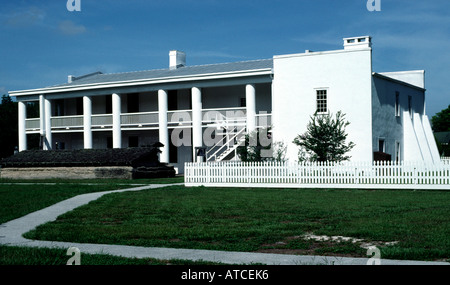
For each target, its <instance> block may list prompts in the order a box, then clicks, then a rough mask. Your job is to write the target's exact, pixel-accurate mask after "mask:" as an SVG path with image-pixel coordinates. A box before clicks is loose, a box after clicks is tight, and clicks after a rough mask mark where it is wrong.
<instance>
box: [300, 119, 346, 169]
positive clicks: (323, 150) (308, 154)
mask: <svg viewBox="0 0 450 285" xmlns="http://www.w3.org/2000/svg"><path fill="white" fill-rule="evenodd" d="M344 117H345V114H343V113H342V112H340V111H339V112H337V113H336V117H335V118H334V119H333V116H332V115H331V114H330V113H328V114H317V113H315V114H314V115H313V116H311V117H310V122H309V123H308V125H307V130H306V132H305V133H304V134H301V135H298V136H297V137H296V138H295V139H294V141H293V143H294V144H296V145H298V146H299V147H300V150H299V160H300V161H302V160H306V159H309V160H311V161H345V160H348V159H350V156H346V153H347V152H349V151H350V150H351V149H352V148H353V147H354V146H355V144H354V143H353V142H349V143H346V142H345V140H346V139H347V134H346V132H345V128H346V127H347V126H348V125H349V124H350V123H349V122H347V121H345V120H344Z"/></svg>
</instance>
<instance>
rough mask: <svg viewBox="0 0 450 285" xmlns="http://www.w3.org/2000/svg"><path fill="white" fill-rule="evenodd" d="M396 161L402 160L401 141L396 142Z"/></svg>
mask: <svg viewBox="0 0 450 285" xmlns="http://www.w3.org/2000/svg"><path fill="white" fill-rule="evenodd" d="M395 161H396V162H400V161H401V160H400V142H395Z"/></svg>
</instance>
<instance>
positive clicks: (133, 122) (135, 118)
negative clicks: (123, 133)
mask: <svg viewBox="0 0 450 285" xmlns="http://www.w3.org/2000/svg"><path fill="white" fill-rule="evenodd" d="M158 116H159V115H158V112H145V113H127V114H122V115H121V116H120V122H121V124H122V126H123V127H133V126H138V127H143V126H152V125H153V126H155V125H156V126H157V125H158V122H159V118H158Z"/></svg>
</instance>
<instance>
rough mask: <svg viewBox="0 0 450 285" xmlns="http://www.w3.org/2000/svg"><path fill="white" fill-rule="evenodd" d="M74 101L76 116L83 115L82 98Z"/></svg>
mask: <svg viewBox="0 0 450 285" xmlns="http://www.w3.org/2000/svg"><path fill="white" fill-rule="evenodd" d="M75 100H76V102H75V104H76V113H77V115H83V97H78V98H76V99H75Z"/></svg>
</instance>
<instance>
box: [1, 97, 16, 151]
mask: <svg viewBox="0 0 450 285" xmlns="http://www.w3.org/2000/svg"><path fill="white" fill-rule="evenodd" d="M17 112H18V110H17V103H16V102H13V100H12V99H11V97H9V96H8V95H6V94H5V95H3V96H2V101H1V104H0V158H4V157H8V156H11V155H13V154H14V149H15V148H16V147H17V145H18V131H17V128H18V123H17V120H18V115H17Z"/></svg>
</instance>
